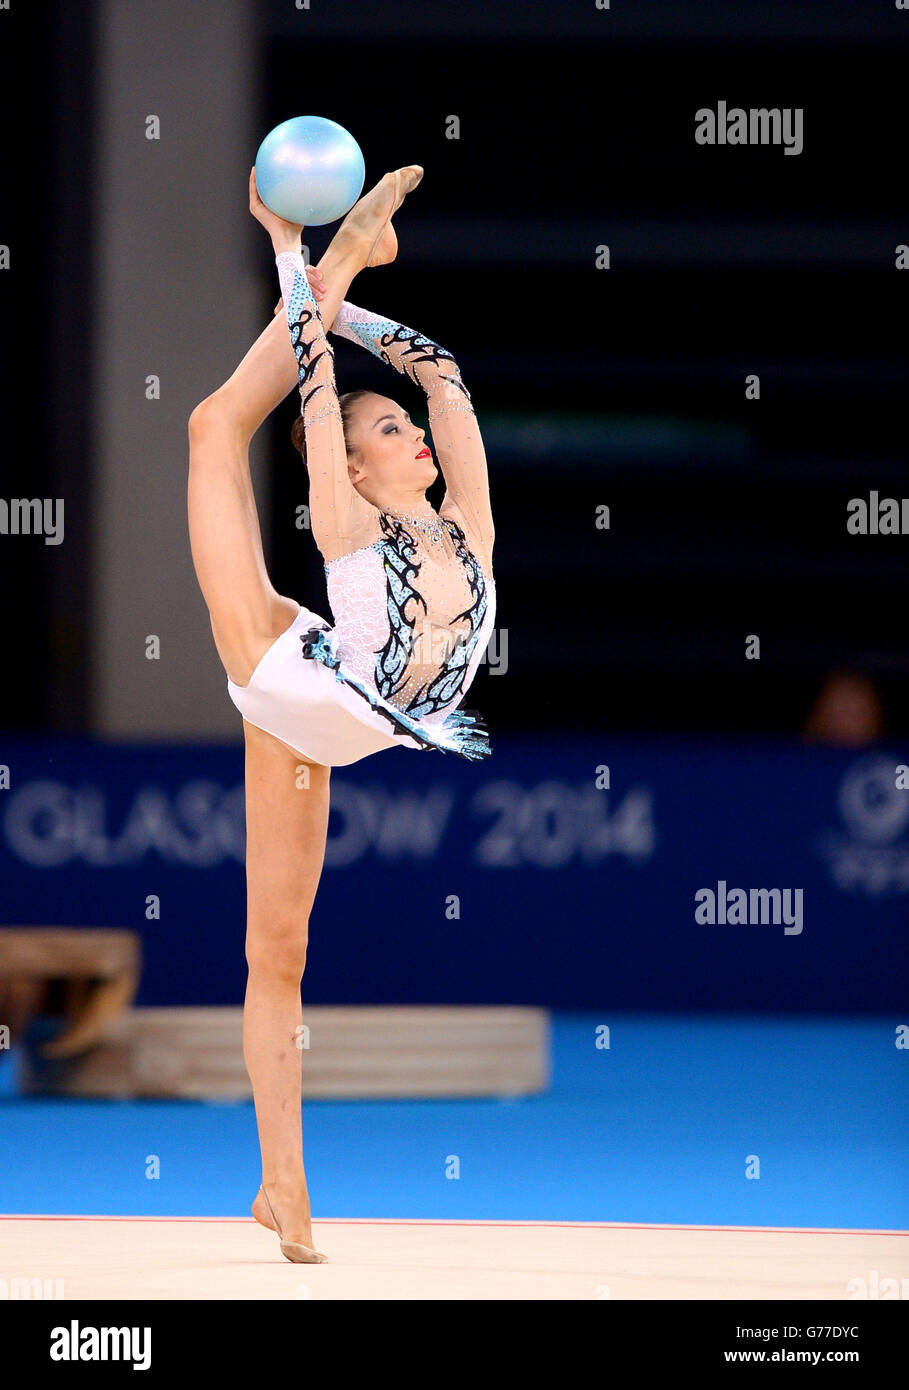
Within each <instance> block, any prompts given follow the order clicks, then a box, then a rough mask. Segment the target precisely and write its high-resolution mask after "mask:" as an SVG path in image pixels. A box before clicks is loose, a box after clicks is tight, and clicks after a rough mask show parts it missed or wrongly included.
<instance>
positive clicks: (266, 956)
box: [246, 910, 309, 983]
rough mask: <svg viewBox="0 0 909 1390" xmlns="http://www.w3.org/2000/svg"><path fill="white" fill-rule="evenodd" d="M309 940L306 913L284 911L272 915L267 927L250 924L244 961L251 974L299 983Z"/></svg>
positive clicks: (304, 967)
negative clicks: (273, 916) (274, 915)
mask: <svg viewBox="0 0 909 1390" xmlns="http://www.w3.org/2000/svg"><path fill="white" fill-rule="evenodd" d="M308 943H309V917H308V914H307V913H302V914H301V913H295V912H293V911H292V910H287V911H286V912H283V913H281V914H279V915H278V916H277V917H275V918H272V920H271V921H269V923H268V925H267V926H266V925H264V924H263V925H262V926H250V927H249V928H248V930H247V933H246V963H247V965H248V966H249V972H250V974H251V975H252V974H253V973H255V974H256V975H257V976H259V977H268V976H270V977H272V978H273V979H275V980H280V981H282V982H285V983H286V982H287V981H296V982H297V983H299V981H300V980H302V978H303V971H304V970H305V969H306V948H307V945H308Z"/></svg>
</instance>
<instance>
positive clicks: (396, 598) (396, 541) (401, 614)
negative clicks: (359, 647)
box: [376, 512, 426, 700]
mask: <svg viewBox="0 0 909 1390" xmlns="http://www.w3.org/2000/svg"><path fill="white" fill-rule="evenodd" d="M379 526H380V528H381V530H382V534H383V535H384V537H385V543H384V545H383V546H382V559H383V563H384V566H385V583H386V593H385V608H386V612H387V613H388V641H387V642H386V643H385V646H384V647H383V648H382V650H381V652H380V653H379V656H378V660H377V661H376V689H377V690H378V692H379V694H380V695H381V696H382V697H383V699H386V700H393V699H394V696H395V693H396V692H397V691H398V690H399V689H400V688H401V686H402V685H403V684H404V681H405V678H406V674H407V664H408V662H409V661H410V653H411V651H412V648H413V630H414V624H415V623H416V619H417V614H416V613H415V612H408V611H407V605H408V604H415V605H416V606H417V607H422V609H423V612H424V613H425V612H426V603H425V601H424V599H423V597H422V595H421V594H419V593H418V592H417V590H416V589H415V588H414V587H413V584H412V583H411V580H413V579H415V578H416V577H417V575H418V574H419V573H420V568H421V566H420V565H419V564H418V563H417V562H416V561H415V560H414V558H413V556H414V552H415V550H416V542H415V540H414V538H413V536H412V535H411V534H410V532H409V531H408V530H407V528H406V526H404V524H403V523H402V522H400V521H398V519H397V517H392V516H388V515H386V513H385V512H382V513H381V515H380V517H379Z"/></svg>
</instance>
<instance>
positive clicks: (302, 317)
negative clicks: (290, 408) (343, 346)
mask: <svg viewBox="0 0 909 1390" xmlns="http://www.w3.org/2000/svg"><path fill="white" fill-rule="evenodd" d="M297 278H298V279H299V278H300V277H299V276H297ZM294 287H295V289H296V281H295V286H294ZM314 318H316V313H315V311H314V310H312V309H301V310H300V313H299V315H298V316H297V318H296V319H295V320H294V322H293V323H291V324H290V344H291V347H292V348H293V350H294V356H295V357H296V359H297V375H298V377H299V379H300V414H301V415H303V418H304V420H305V418H306V416H305V410H306V407H307V406H308V405H309V402H310V401H311V400H312V399H313V397H314V396H316V395H317V394H318V393H319V392H320V391H326V390H327V391H329V392H330V393H331V394H332V395H333V396H334V398H335V400H337V398H338V392H337V389H336V387H335V384H334V356H335V354H334V349H333V348H332V347H331V345H330V344H329V342H328V340H327V338H323V342H324V347H323V348H322V351H321V352H317V353H316V355H315V356H314V357H313V358H312V360H310V354H311V353H312V350H313V348H314V347H315V346H316V344H317V343H318V341H319V335H317V336H315V337H313V338H312V339H311V340H310V341H309V342H307V340H306V338H305V337H304V333H305V330H306V329H307V327H308V326H309V324H311V323H312V321H313V319H314ZM326 353H327V354H328V356H329V358H330V359H331V362H332V376H331V380H330V381H323V382H320V383H319V384H318V385H317V386H314V387H313V388H312V390H311V391H307V389H306V388H307V386H308V385H309V383H310V382H311V381H312V378H313V376H314V375H315V373H316V370H317V368H318V366H319V363H320V362H321V361H322V358H323V357H324V356H325V355H326Z"/></svg>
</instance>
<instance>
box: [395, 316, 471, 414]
mask: <svg viewBox="0 0 909 1390" xmlns="http://www.w3.org/2000/svg"><path fill="white" fill-rule="evenodd" d="M398 343H406V344H408V346H407V347H406V348H405V349H404V351H403V352H402V354H401V362H400V364H399V363H398V362H397V361H396V360H395V359H394V358H393V357H391V356H390V354H389V353H388V352H387V350H386V349H388V348H389V347H391V346H392V345H393V344H398ZM379 344H380V349H381V351H380V356H381V357H382V359H383V360H384V361H385V362H387V363H388V365H389V366H390V367H394V369H395V371H401V370H403V371H404V372H405V373H406V375H407V376H408V377H409V378H410V380H411V381H413V382H414V384H415V385H417V386H420V385H421V383H420V378H419V377H418V376H417V374H416V370H415V369H416V368H417V367H418V366H419V364H420V363H421V362H431V363H432V365H433V366H434V367H438V365H439V363H440V362H452V363H454V356H453V354H452V353H450V352H448V351H447V349H446V348H443V347H440V346H439V344H438V343H434V342H433V340H432V338H427V337H426V336H425V334H423V333H416V332H414V330H413V329H412V328H405V327H404V326H403V325H399V326H398V327H397V328H396V329H395V331H394V333H382V334H381V335H380V337H379ZM438 379H439V381H447V382H450V384H451V385H452V386H456V387H457V388H458V390H459V391H460V392H461V393H462V395H464V396H466V397H467V399H468V400H470V392H469V391H468V389H467V387H466V386H465V385H464V383H463V381H462V380H461V378H460V376H459V375H458V374H457V369H456V370H455V374H454V375H449V374H447V373H445V372H441V371H440V372H439V374H438ZM421 389H422V387H421Z"/></svg>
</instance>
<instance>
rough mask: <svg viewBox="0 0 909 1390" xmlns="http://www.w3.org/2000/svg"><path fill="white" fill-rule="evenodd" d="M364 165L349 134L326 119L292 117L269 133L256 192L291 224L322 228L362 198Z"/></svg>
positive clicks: (258, 166) (261, 150) (262, 149)
mask: <svg viewBox="0 0 909 1390" xmlns="http://www.w3.org/2000/svg"><path fill="white" fill-rule="evenodd" d="M365 177H366V164H365V161H364V159H363V152H362V151H361V149H360V146H359V145H358V144H357V142H356V140H355V139H354V138H353V136H352V135H351V133H350V131H348V130H345V129H344V127H343V126H341V125H338V124H337V122H336V121H329V120H328V119H327V118H326V117H325V116H294V117H293V119H292V120H289V121H284V122H283V123H282V124H281V125H276V126H275V128H274V130H271V131H269V133H268V134H267V135H266V137H265V139H264V140H263V141H262V143H261V145H260V146H259V152H258V154H257V155H256V187H257V188H258V190H259V197H260V198H261V199H262V202H263V203H264V204H265V206H266V207H267V208H270V209H271V211H272V212H275V213H277V215H278V216H279V217H283V218H284V219H285V221H287V222H297V223H302V224H303V226H304V227H324V226H325V224H326V223H327V222H336V221H337V220H338V218H339V217H343V216H344V214H345V213H346V212H349V211H350V209H351V208H352V207H353V205H354V203H355V202H356V201H357V199H358V198H359V196H360V193H361V191H362V189H363V180H364V179H365Z"/></svg>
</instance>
